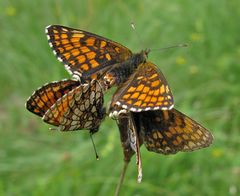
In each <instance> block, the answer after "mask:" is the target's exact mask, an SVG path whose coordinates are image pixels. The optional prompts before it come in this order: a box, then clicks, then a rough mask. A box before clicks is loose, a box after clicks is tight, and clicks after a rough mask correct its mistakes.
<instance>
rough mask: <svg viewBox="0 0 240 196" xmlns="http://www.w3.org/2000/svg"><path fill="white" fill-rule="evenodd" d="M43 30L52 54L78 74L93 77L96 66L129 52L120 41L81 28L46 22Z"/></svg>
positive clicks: (120, 58) (119, 57) (98, 67)
mask: <svg viewBox="0 0 240 196" xmlns="http://www.w3.org/2000/svg"><path fill="white" fill-rule="evenodd" d="M46 34H47V37H48V42H49V45H50V47H51V48H52V50H53V52H54V54H55V56H56V57H57V58H58V60H59V61H61V62H63V63H64V65H65V68H66V69H67V71H69V72H70V74H71V75H73V76H76V77H78V78H79V77H83V78H84V79H90V78H93V77H94V74H95V73H97V72H99V71H100V70H102V69H104V68H106V67H109V66H111V65H113V64H115V63H119V62H123V61H125V60H126V59H127V58H129V57H130V56H131V55H132V52H131V51H130V50H129V49H128V48H126V47H124V46H122V45H121V44H119V43H117V42H114V41H112V40H109V39H106V38H104V37H101V36H99V35H95V34H93V33H90V32H87V31H83V30H78V29H73V28H69V27H64V26H59V25H50V26H48V27H46Z"/></svg>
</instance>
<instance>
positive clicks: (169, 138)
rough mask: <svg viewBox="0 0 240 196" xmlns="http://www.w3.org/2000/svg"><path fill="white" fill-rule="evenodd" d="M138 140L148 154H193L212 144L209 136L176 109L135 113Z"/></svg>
mask: <svg viewBox="0 0 240 196" xmlns="http://www.w3.org/2000/svg"><path fill="white" fill-rule="evenodd" d="M134 118H135V119H136V120H137V121H138V122H139V123H140V135H141V136H140V137H141V138H142V139H143V141H144V144H145V146H146V148H147V149H148V150H149V151H153V152H157V153H162V154H175V153H177V152H179V151H193V150H197V149H200V148H204V147H207V146H209V145H210V144H211V143H212V140H213V136H212V135H211V133H210V132H209V131H208V130H207V129H205V128H204V127H202V126H201V125H200V124H198V123H197V122H196V121H194V120H192V119H191V118H189V117H188V116H186V115H184V114H182V113H181V112H179V111H178V110H176V109H172V110H165V111H161V110H157V111H148V112H142V113H135V115H134Z"/></svg>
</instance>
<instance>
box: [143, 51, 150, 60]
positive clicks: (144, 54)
mask: <svg viewBox="0 0 240 196" xmlns="http://www.w3.org/2000/svg"><path fill="white" fill-rule="evenodd" d="M149 52H150V49H145V50H142V51H141V56H142V57H143V59H144V60H143V62H145V61H146V60H147V58H148V54H149Z"/></svg>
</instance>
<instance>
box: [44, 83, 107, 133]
mask: <svg viewBox="0 0 240 196" xmlns="http://www.w3.org/2000/svg"><path fill="white" fill-rule="evenodd" d="M104 117H105V109H104V108H103V91H102V88H101V85H100V84H99V83H98V81H96V80H93V81H92V82H91V83H90V84H84V85H80V86H78V87H76V88H74V89H73V90H72V91H70V92H68V93H67V94H65V95H64V96H63V97H62V98H60V99H58V100H57V101H56V103H55V104H54V105H52V107H51V108H50V109H49V110H48V111H47V112H46V113H45V114H44V116H43V120H44V121H45V122H46V123H49V124H52V125H55V126H58V130H61V131H74V130H80V129H90V130H97V129H98V127H99V125H100V123H101V121H102V120H103V118H104Z"/></svg>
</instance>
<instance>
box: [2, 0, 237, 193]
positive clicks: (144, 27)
mask: <svg viewBox="0 0 240 196" xmlns="http://www.w3.org/2000/svg"><path fill="white" fill-rule="evenodd" d="M125 2H127V3H125ZM239 7H240V1H238V0H231V1H230V0H212V1H208V0H202V1H191V0H182V1H177V0H175V1H163V0H160V1H150V0H143V1H109V0H103V1H98V0H92V1H77V0H76V1H67V0H61V1H60V0H55V1H49V0H42V1H31V0H25V1H24V0H12V1H8V0H7V1H0V37H1V39H0V59H1V62H0V68H1V70H0V86H1V91H0V195H113V193H114V190H115V187H116V184H117V182H118V178H119V175H120V171H121V168H122V165H123V155H122V151H121V144H120V139H119V133H118V130H117V127H116V124H115V123H114V121H112V120H111V119H109V118H107V119H106V120H105V121H104V123H103V124H102V126H101V130H100V132H98V133H97V134H95V136H94V140H95V143H96V146H97V150H98V152H99V155H100V160H99V161H96V160H95V156H94V151H93V148H92V144H91V141H90V139H89V135H88V132H87V131H79V132H68V133H60V132H54V131H48V127H49V125H47V124H44V123H43V122H42V121H41V119H40V118H38V117H37V116H34V115H33V114H31V113H29V112H28V111H27V110H26V109H25V107H24V103H25V101H26V100H27V98H28V97H29V96H30V95H31V93H32V92H33V91H34V90H35V89H36V88H38V87H39V86H41V85H43V84H45V83H47V82H50V81H53V80H60V79H63V78H69V77H70V76H69V75H68V73H67V72H66V71H65V69H64V67H63V65H61V63H59V62H58V61H57V59H56V58H55V57H54V55H53V54H52V52H51V50H50V47H49V46H48V44H47V39H46V36H45V34H44V28H45V26H47V25H49V24H62V25H66V26H70V27H76V28H80V29H85V30H88V31H90V32H95V33H96V34H100V35H103V36H105V37H108V38H111V39H113V40H115V41H118V42H120V43H122V44H123V45H126V46H127V47H129V48H131V49H132V50H133V51H136V52H137V51H139V50H141V49H143V48H142V47H143V46H141V44H140V43H141V42H140V41H139V39H138V38H137V36H136V34H135V33H134V32H133V31H132V29H131V28H130V25H129V23H130V22H131V21H134V22H135V23H136V28H137V31H138V33H139V35H140V37H141V40H142V41H143V42H144V43H145V44H146V46H147V47H151V48H160V47H166V46H169V45H174V44H176V43H183V42H187V43H189V44H190V46H189V47H188V48H179V49H172V50H168V51H164V52H152V53H151V54H150V57H149V59H150V60H151V61H152V62H154V63H155V64H157V65H158V66H159V67H160V68H161V70H162V71H163V73H164V74H165V76H166V78H167V80H168V82H169V84H170V86H171V89H172V91H173V94H174V97H175V106H176V108H177V109H179V110H180V111H182V112H184V113H185V114H187V115H189V116H190V117H192V118H193V119H195V120H197V121H198V122H200V123H201V124H202V125H204V126H205V127H207V128H208V129H209V130H210V131H211V132H212V133H213V135H214V137H215V140H214V143H213V145H212V146H211V147H209V148H207V149H202V150H199V151H196V152H193V153H179V154H177V155H172V156H164V155H160V154H155V153H151V152H148V151H147V150H146V149H145V147H144V146H143V147H142V148H141V151H142V159H143V182H142V183H141V184H137V182H136V178H137V170H136V165H135V157H133V159H132V162H131V163H130V165H129V168H128V171H127V174H126V178H125V181H124V184H123V186H122V189H121V193H122V195H184V196H185V195H239V192H240V153H239V152H240V129H239V127H240V120H239V119H240V110H239V105H240V77H239V74H240V63H239V61H240V36H239V35H240V25H239V18H240V9H239ZM144 47H145V46H144ZM107 97H108V98H109V97H110V95H108V96H107Z"/></svg>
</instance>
